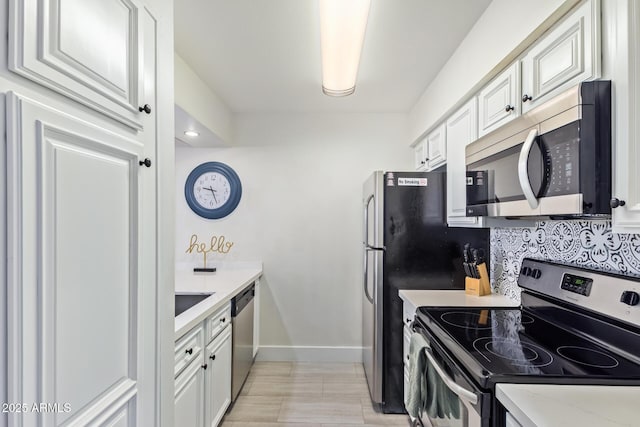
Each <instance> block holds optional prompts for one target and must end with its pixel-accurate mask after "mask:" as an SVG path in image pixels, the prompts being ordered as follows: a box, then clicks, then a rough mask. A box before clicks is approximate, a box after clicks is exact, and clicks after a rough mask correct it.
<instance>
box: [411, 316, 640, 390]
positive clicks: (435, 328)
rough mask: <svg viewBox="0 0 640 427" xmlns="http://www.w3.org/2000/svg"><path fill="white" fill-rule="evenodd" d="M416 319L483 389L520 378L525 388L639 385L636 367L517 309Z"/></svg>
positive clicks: (567, 330)
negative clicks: (553, 384)
mask: <svg viewBox="0 0 640 427" xmlns="http://www.w3.org/2000/svg"><path fill="white" fill-rule="evenodd" d="M418 317H419V319H421V320H422V322H423V323H424V324H425V325H426V326H427V327H428V329H429V330H430V331H431V332H432V333H433V334H434V335H436V337H437V338H439V339H440V341H441V342H443V343H447V345H446V347H447V349H448V350H449V352H451V353H452V355H453V356H454V357H455V358H457V359H458V360H459V361H460V362H461V363H462V364H463V365H465V366H466V367H467V370H468V371H469V372H470V373H471V374H472V375H473V376H474V377H475V378H476V380H477V381H478V382H479V383H480V385H481V386H484V387H486V386H487V384H490V383H497V382H514V381H522V379H523V377H527V378H528V380H527V381H530V382H561V383H594V384H597V383H606V384H616V383H617V382H616V381H615V380H616V379H620V380H633V379H635V380H636V383H640V365H639V364H637V363H634V362H633V361H632V360H630V359H627V358H625V357H622V356H620V355H619V354H616V353H614V352H612V351H611V350H609V349H608V348H606V347H605V346H603V345H600V344H599V343H597V342H595V341H594V340H590V339H586V338H584V337H581V336H580V335H579V334H576V333H574V332H572V331H569V329H568V328H563V327H559V326H555V325H554V324H552V323H550V322H548V321H545V320H543V319H541V318H540V317H534V316H533V315H532V314H529V313H527V312H526V311H523V310H521V309H519V308H515V309H473V308H424V307H422V308H420V309H419V311H418ZM551 378H555V381H554V380H551Z"/></svg>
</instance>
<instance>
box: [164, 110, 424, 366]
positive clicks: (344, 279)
mask: <svg viewBox="0 0 640 427" xmlns="http://www.w3.org/2000/svg"><path fill="white" fill-rule="evenodd" d="M236 122H237V126H236V128H235V129H234V132H235V135H236V141H237V146H236V147H232V148H220V149H214V148H211V149H202V148H177V149H176V178H177V186H176V192H177V214H176V217H177V236H176V245H177V251H176V261H177V262H178V263H184V262H197V261H199V260H200V259H199V258H197V257H193V256H191V255H187V254H185V253H184V251H185V249H186V247H187V243H188V239H189V236H191V234H193V233H197V234H199V235H201V236H210V235H212V234H215V235H220V234H223V235H225V236H226V238H227V239H229V240H231V241H233V242H234V246H233V248H232V250H231V252H230V253H229V254H227V255H225V256H222V255H218V256H217V259H224V260H230V261H232V260H237V261H250V260H258V259H261V260H263V262H264V277H263V279H262V280H261V286H263V288H262V294H261V298H262V303H261V319H260V320H261V322H262V323H261V339H260V344H261V350H260V351H261V354H262V356H263V357H267V358H274V357H277V358H294V357H301V358H303V359H309V358H313V359H316V360H360V350H359V348H360V345H361V305H360V304H361V293H360V291H361V288H362V287H361V283H360V281H361V272H360V270H361V263H362V262H361V252H360V241H361V233H362V230H361V227H362V225H361V220H362V213H361V198H362V194H361V192H362V184H363V182H364V180H365V179H366V178H367V177H368V176H369V175H370V174H371V172H372V171H373V170H375V169H385V170H394V169H396V170H407V169H410V167H411V150H410V149H409V148H408V147H407V145H406V140H407V135H406V129H407V122H406V116H405V115H400V114H350V115H344V114H343V115H338V114H315V115H313V114H295V115H291V114H289V115H287V114H269V115H267V114H242V115H239V116H237V120H236ZM212 160H216V161H222V162H224V163H227V164H229V165H230V166H231V167H233V168H234V169H235V170H236V172H238V175H239V176H240V179H241V181H242V185H243V196H242V200H241V201H240V204H239V206H238V208H237V209H236V211H234V212H233V213H232V214H231V215H230V216H229V217H227V218H225V219H222V220H217V221H207V220H204V219H201V218H200V217H198V216H197V215H195V214H194V213H192V212H191V211H190V210H189V208H188V207H187V205H186V202H185V199H184V182H185V179H186V177H187V175H188V173H189V172H190V171H191V170H192V169H193V168H194V167H195V166H197V165H198V164H200V163H202V162H205V161H212ZM209 259H212V258H209ZM279 346H284V347H285V348H284V349H283V348H280V347H279ZM307 346H314V347H317V346H320V347H329V348H325V349H322V351H318V350H319V349H308V348H304V347H307ZM310 350H312V351H310ZM296 352H298V353H297V356H295V355H294V353H296ZM301 353H304V355H303V356H300V354H301Z"/></svg>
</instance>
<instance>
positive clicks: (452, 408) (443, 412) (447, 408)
mask: <svg viewBox="0 0 640 427" xmlns="http://www.w3.org/2000/svg"><path fill="white" fill-rule="evenodd" d="M426 369H427V375H426V378H427V388H428V390H429V393H427V396H426V402H425V409H426V411H427V414H428V415H429V418H431V419H438V418H443V419H444V418H449V419H454V420H457V419H460V399H459V398H458V396H457V395H456V394H455V393H454V392H452V391H451V390H450V389H449V387H447V385H446V384H445V383H444V381H442V378H440V375H438V373H437V372H436V370H435V369H434V368H433V367H431V363H430V362H429V361H428V360H427V368H426Z"/></svg>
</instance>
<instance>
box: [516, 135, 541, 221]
mask: <svg viewBox="0 0 640 427" xmlns="http://www.w3.org/2000/svg"><path fill="white" fill-rule="evenodd" d="M537 136H538V129H531V131H530V132H529V135H527V138H526V139H525V140H524V144H522V149H521V150H520V157H519V158H518V180H519V181H520V188H522V192H523V193H524V198H525V199H527V202H529V206H531V209H535V208H537V207H538V199H537V198H536V195H535V194H533V188H531V182H530V181H529V171H528V168H527V166H528V163H529V153H530V152H531V147H533V143H534V142H535V140H536V137H537Z"/></svg>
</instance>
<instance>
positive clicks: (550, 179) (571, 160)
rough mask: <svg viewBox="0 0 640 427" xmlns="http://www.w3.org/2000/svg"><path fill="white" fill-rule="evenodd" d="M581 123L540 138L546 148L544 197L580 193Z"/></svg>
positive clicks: (564, 127)
mask: <svg viewBox="0 0 640 427" xmlns="http://www.w3.org/2000/svg"><path fill="white" fill-rule="evenodd" d="M579 132H580V121H576V122H573V123H569V124H568V125H565V126H563V127H561V128H559V129H555V130H553V131H551V132H548V133H546V134H544V135H541V136H540V142H541V146H542V147H544V148H543V151H544V164H545V165H544V167H545V179H546V184H547V185H546V186H545V187H546V190H545V191H543V194H544V196H546V197H553V196H562V195H565V194H576V193H579V192H580V176H579V174H580V168H579V166H580V163H579V162H580V159H579V158H580V138H579Z"/></svg>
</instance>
